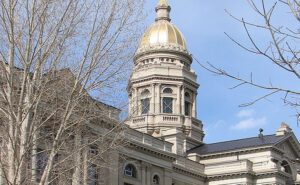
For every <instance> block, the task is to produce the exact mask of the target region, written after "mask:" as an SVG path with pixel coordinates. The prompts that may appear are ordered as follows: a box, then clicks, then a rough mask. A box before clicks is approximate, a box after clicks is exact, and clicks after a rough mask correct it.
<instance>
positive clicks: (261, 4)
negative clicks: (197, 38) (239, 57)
mask: <svg viewBox="0 0 300 185" xmlns="http://www.w3.org/2000/svg"><path fill="white" fill-rule="evenodd" d="M247 1H248V3H249V6H250V7H251V8H252V10H253V11H254V12H255V13H256V14H257V15H259V16H260V17H261V18H262V20H263V21H262V22H263V23H262V24H259V23H256V22H249V21H247V20H246V19H244V18H238V17H236V16H234V15H232V14H231V13H229V12H228V11H226V12H227V13H228V15H230V16H231V17H232V18H233V19H235V20H237V21H238V22H239V23H241V24H242V26H243V28H244V30H245V32H246V34H247V37H248V39H249V41H250V45H248V44H244V43H241V42H239V41H238V40H236V39H235V38H233V37H232V36H230V34H227V33H225V34H226V35H227V36H228V37H229V38H230V39H231V40H232V41H233V42H234V43H235V44H237V45H238V46H239V47H241V48H242V49H244V50H246V51H248V52H250V53H253V54H255V55H259V56H262V57H264V58H265V59H266V60H265V61H266V62H271V64H273V65H274V66H276V67H278V68H279V69H281V70H282V71H285V72H287V73H288V74H289V75H291V76H292V77H295V78H296V79H298V80H299V82H300V68H299V64H300V58H299V56H300V48H299V41H300V30H299V29H294V28H292V27H290V25H289V24H287V23H286V22H285V23H282V25H279V26H278V24H277V23H276V21H275V20H274V19H275V18H274V17H275V16H274V14H275V12H276V9H278V8H279V6H280V7H282V6H284V7H287V8H288V10H290V12H289V13H290V16H291V17H292V18H293V19H294V20H295V22H296V23H300V2H299V1H298V0H272V1H269V0H268V1H267V0H258V1H256V0H247ZM270 4H271V5H270ZM296 26H297V27H298V28H299V26H298V25H296ZM253 29H257V30H259V31H261V32H264V33H267V34H268V35H269V38H270V40H269V42H267V43H265V45H264V46H262V44H260V43H259V42H258V40H257V39H256V38H255V35H254V34H252V31H253ZM198 63H199V64H200V65H201V66H202V67H204V68H205V69H207V70H208V71H210V72H212V73H214V74H217V75H220V76H225V77H229V78H231V79H234V80H235V81H237V82H238V84H237V85H235V86H234V87H232V89H235V88H238V87H241V86H245V85H248V86H252V87H255V88H259V89H264V90H266V91H267V93H266V94H263V95H262V96H261V97H258V98H257V99H255V100H251V101H250V102H249V103H245V104H242V105H241V106H250V105H253V104H255V103H256V102H258V101H260V100H263V99H265V98H267V97H269V96H272V95H274V94H281V95H282V99H283V102H284V103H285V104H287V105H289V106H291V107H293V108H296V109H298V108H299V107H300V91H299V90H298V89H296V88H295V89H290V88H284V87H280V86H276V85H274V84H273V83H271V82H270V83H268V84H261V83H259V82H256V81H255V80H254V77H253V73H251V74H250V75H249V78H244V77H241V76H239V75H234V74H233V73H232V72H228V71H227V70H224V69H223V68H220V67H217V66H215V65H213V64H211V63H207V64H201V63H200V62H199V61H198ZM299 118H300V114H299V113H297V120H299Z"/></svg>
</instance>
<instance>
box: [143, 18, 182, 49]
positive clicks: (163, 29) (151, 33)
mask: <svg viewBox="0 0 300 185" xmlns="http://www.w3.org/2000/svg"><path fill="white" fill-rule="evenodd" d="M168 44H170V45H175V46H181V47H182V49H184V50H186V49H187V48H186V42H185V39H184V37H183V35H182V33H181V32H180V31H179V29H178V28H177V27H176V26H175V25H174V24H172V23H170V22H169V21H166V20H161V21H157V22H155V23H154V24H152V25H151V26H150V27H149V28H148V29H147V30H146V32H145V34H144V36H143V37H142V40H141V43H140V47H146V46H153V45H168Z"/></svg>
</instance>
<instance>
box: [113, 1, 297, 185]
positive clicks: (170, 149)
mask: <svg viewBox="0 0 300 185" xmlns="http://www.w3.org/2000/svg"><path fill="white" fill-rule="evenodd" d="M155 10H156V14H157V17H156V20H155V22H154V23H153V24H152V25H151V26H150V27H149V28H148V29H147V30H146V32H145V33H144V36H143V37H142V39H141V42H140V46H139V48H138V50H137V52H136V54H135V57H134V64H135V67H134V69H133V73H132V75H131V78H130V80H129V85H128V94H129V115H130V117H129V118H128V119H127V122H126V124H127V125H128V126H129V129H128V131H127V133H126V134H127V135H126V138H128V139H129V141H130V145H129V146H128V147H127V149H126V150H124V151H121V152H120V154H119V155H122V156H125V159H126V160H121V158H119V159H120V160H119V161H116V166H118V170H117V171H114V172H113V171H111V172H110V173H115V175H113V176H114V177H118V179H115V183H110V184H119V185H154V184H159V185H221V184H222V185H224V184H227V185H229V184H234V185H237V184H245V185H246V184H247V185H248V184H249V185H250V184H278V185H279V184H280V185H291V184H300V160H299V157H300V145H299V142H298V140H297V138H296V137H295V135H294V134H293V132H292V130H291V129H290V128H289V126H288V125H287V124H285V123H282V124H281V126H280V128H279V129H278V131H277V132H276V133H275V134H274V135H263V134H262V133H261V134H259V135H258V136H255V137H252V138H245V139H240V140H234V141H227V142H220V143H213V144H207V143H204V141H203V138H204V132H203V124H202V122H201V121H200V120H199V119H198V118H197V104H196V102H197V101H196V99H197V90H198V87H199V84H197V81H196V78H197V75H196V74H195V72H194V71H193V69H192V68H191V64H192V57H191V55H190V53H189V52H188V50H187V43H186V41H185V39H184V36H183V34H182V33H181V32H180V31H179V29H178V28H177V27H176V26H175V25H174V24H172V23H171V19H170V11H171V8H170V6H169V5H168V3H167V1H166V0H160V1H159V3H158V5H157V7H156V9H155Z"/></svg>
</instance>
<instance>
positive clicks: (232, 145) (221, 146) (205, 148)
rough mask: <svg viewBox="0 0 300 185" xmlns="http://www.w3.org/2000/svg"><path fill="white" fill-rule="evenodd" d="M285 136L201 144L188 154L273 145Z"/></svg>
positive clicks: (204, 153)
mask: <svg viewBox="0 0 300 185" xmlns="http://www.w3.org/2000/svg"><path fill="white" fill-rule="evenodd" d="M288 136H289V135H287V136H276V135H266V136H263V137H262V138H260V137H252V138H245V139H239V140H232V141H225V142H219V143H212V144H202V145H200V146H198V147H195V148H193V149H191V150H189V151H187V153H188V154H192V153H197V154H199V155H207V154H214V153H221V152H226V151H233V150H239V149H246V148H254V147H262V146H273V145H275V144H277V143H278V142H280V141H281V140H283V139H285V138H287V137H288Z"/></svg>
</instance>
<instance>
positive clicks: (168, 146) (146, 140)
mask: <svg viewBox="0 0 300 185" xmlns="http://www.w3.org/2000/svg"><path fill="white" fill-rule="evenodd" d="M125 137H126V138H127V139H128V140H129V141H133V142H138V143H141V144H145V145H147V146H151V147H153V148H156V149H158V150H162V151H166V152H172V143H169V142H166V141H163V140H161V139H158V138H154V137H152V136H150V135H148V134H144V133H141V132H138V131H136V130H133V129H130V128H128V129H127V130H126V133H125Z"/></svg>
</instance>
